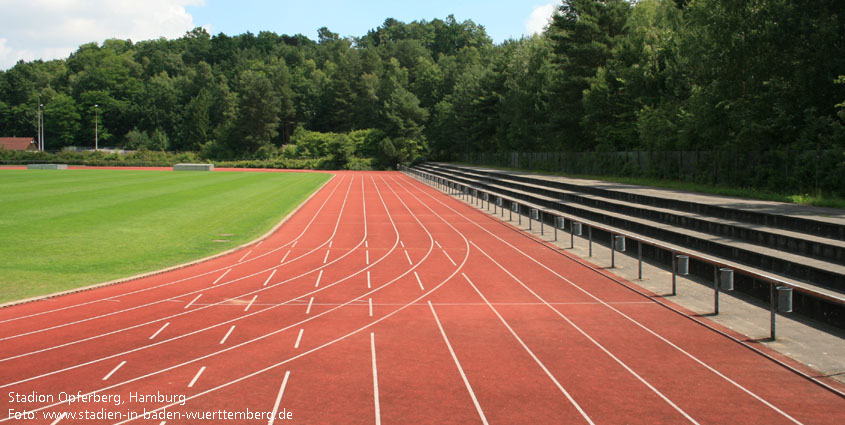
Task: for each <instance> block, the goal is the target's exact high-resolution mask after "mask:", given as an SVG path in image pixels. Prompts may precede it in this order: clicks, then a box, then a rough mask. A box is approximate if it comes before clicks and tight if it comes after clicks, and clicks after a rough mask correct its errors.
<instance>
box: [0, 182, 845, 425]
mask: <svg viewBox="0 0 845 425" xmlns="http://www.w3.org/2000/svg"><path fill="white" fill-rule="evenodd" d="M0 390H2V391H0V394H2V397H0V400H2V401H0V422H6V423H27V424H30V423H32V424H55V423H60V424H73V423H85V424H123V423H139V424H159V425H161V424H225V423H233V424H235V423H244V424H251V423H254V424H261V423H277V424H280V423H325V424H333V423H362V424H373V423H375V424H380V423H385V424H387V423H403V424H404V423H432V424H434V423H437V424H441V423H460V424H466V423H491V424H497V423H532V424H533V423H537V424H543V423H548V424H563V423H566V424H569V423H572V424H578V423H587V424H590V423H596V424H599V423H632V424H633V423H642V424H654V423H672V424H675V423H701V424H705V423H719V424H722V423H765V424H778V423H807V424H810V423H830V424H842V423H845V400H843V398H842V397H840V396H839V395H837V394H835V393H833V392H830V391H828V390H826V389H824V388H822V387H820V386H818V385H816V384H814V383H812V382H810V381H808V380H806V379H805V378H802V377H800V376H799V375H797V374H795V373H794V372H792V371H790V370H788V369H786V368H784V367H782V366H780V365H778V364H776V363H774V362H772V361H771V360H769V359H767V358H765V357H763V356H761V355H759V354H757V353H755V352H753V351H752V350H749V349H748V348H746V347H744V346H742V345H740V344H738V343H736V342H734V341H733V340H730V339H728V338H726V337H725V336H723V335H720V334H718V333H716V332H714V331H712V330H710V329H708V328H706V327H704V326H701V325H700V324H697V323H695V322H694V321H691V320H689V319H688V318H686V317H684V316H683V315H681V314H678V313H676V312H673V311H671V310H669V309H666V308H664V307H662V306H661V305H659V304H657V303H655V302H653V301H652V300H650V299H649V298H647V297H644V296H642V295H640V294H638V293H636V292H633V291H631V290H629V289H627V288H626V287H624V286H622V285H620V284H619V283H617V282H614V281H613V280H611V279H609V278H608V277H606V276H605V275H603V274H601V273H596V271H595V270H594V269H592V268H589V267H588V266H585V265H584V264H583V263H580V262H576V261H574V260H573V259H571V258H569V257H568V256H566V255H562V254H561V253H560V252H558V251H555V250H553V249H550V248H549V247H547V246H545V245H543V244H541V243H538V242H537V241H535V240H532V239H531V238H528V237H525V235H524V234H521V233H519V232H517V231H515V229H514V228H512V227H510V226H508V225H507V224H503V223H500V222H498V221H497V220H495V219H493V218H490V217H489V216H486V215H484V214H483V213H482V212H479V211H476V210H475V209H473V208H472V207H470V206H467V205H464V204H463V203H461V202H459V201H457V200H454V199H452V198H450V197H448V196H446V195H444V194H442V193H440V192H437V191H435V190H434V189H432V188H430V187H428V186H426V185H423V184H421V183H419V182H417V181H415V180H413V179H411V178H409V177H407V176H405V175H402V174H399V173H354V172H349V173H338V174H337V175H336V176H335V177H334V178H333V179H332V180H331V181H330V182H329V183H328V184H327V185H326V186H325V187H324V188H323V189H321V190H320V191H319V192H318V193H317V194H315V196H314V197H312V198H311V199H310V200H309V201H308V202H307V203H306V204H305V205H304V206H303V207H302V208H301V209H300V210H299V211H298V212H297V213H296V214H295V215H293V216H292V217H290V219H289V220H288V221H287V222H286V223H285V224H284V225H283V226H281V227H280V228H279V229H278V231H277V232H275V233H274V234H272V235H271V236H270V237H269V238H267V239H265V240H263V241H262V242H260V243H256V244H253V245H251V246H248V247H246V248H244V249H242V250H240V251H237V252H234V253H231V254H229V255H226V256H223V257H220V258H216V259H213V260H209V261H206V262H202V263H199V264H196V265H193V266H190V267H186V268H183V269H179V270H175V271H172V272H168V273H164V274H159V275H155V276H150V277H147V278H143V279H138V280H133V281H130V282H126V283H123V284H119V285H114V286H108V287H103V288H99V289H96V290H91V291H85V292H80V293H76V294H71V295H66V296H61V297H56V298H51V299H47V300H43V301H39V302H34V303H28V304H23V305H18V306H15V307H10V308H5V309H1V310H0ZM68 394H72V395H74V396H81V397H78V398H76V399H73V400H71V402H69V401H68ZM116 397H119V401H118V400H117V399H116ZM24 411H26V412H29V413H28V414H29V415H32V416H31V417H33V419H22V417H17V418H16V416H15V414H16V413H20V412H24ZM144 412H146V413H148V414H150V416H147V417H144V416H143V413H144ZM55 414H66V415H67V416H64V417H63V418H62V419H58V420H57V419H56V417H55V416H52V415H55ZM268 414H270V415H272V416H273V419H272V420H269V419H268V418H267V416H268ZM71 415H77V418H76V419H75V418H73V417H72V416H71ZM83 415H87V416H88V418H87V419H79V418H78V417H80V416H83ZM139 415H140V416H139ZM189 415H190V416H189ZM256 416H258V418H255V417H256ZM247 417H251V418H252V419H246V418H247Z"/></svg>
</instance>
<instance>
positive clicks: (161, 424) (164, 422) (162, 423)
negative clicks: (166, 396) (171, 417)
mask: <svg viewBox="0 0 845 425" xmlns="http://www.w3.org/2000/svg"><path fill="white" fill-rule="evenodd" d="M166 423H167V421H161V422H159V424H158V425H164V424H166Z"/></svg>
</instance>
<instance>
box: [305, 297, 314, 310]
mask: <svg viewBox="0 0 845 425" xmlns="http://www.w3.org/2000/svg"><path fill="white" fill-rule="evenodd" d="M312 304H314V297H311V301H308V309H307V310H305V314H311V305H312Z"/></svg>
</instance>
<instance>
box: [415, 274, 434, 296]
mask: <svg viewBox="0 0 845 425" xmlns="http://www.w3.org/2000/svg"><path fill="white" fill-rule="evenodd" d="M414 277H416V278H417V283H419V284H420V289H422V290H423V291H425V288H423V285H422V281H421V280H420V275H418V274H417V271H416V270H414ZM428 303H429V304H431V301H429V302H428Z"/></svg>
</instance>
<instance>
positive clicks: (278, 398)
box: [267, 370, 290, 425]
mask: <svg viewBox="0 0 845 425" xmlns="http://www.w3.org/2000/svg"><path fill="white" fill-rule="evenodd" d="M289 377H290V371H289V370H288V371H285V378H284V379H282V386H280V387H279V394H278V395H276V403H274V404H273V414H272V415H270V420H269V421H267V425H273V422H275V421H276V414H278V413H279V404H280V403H281V402H282V395H283V394H284V393H285V387H286V386H287V385H288V378H289Z"/></svg>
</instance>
